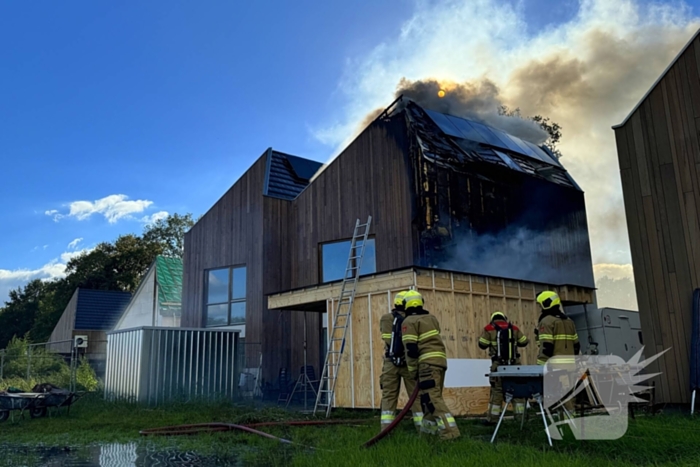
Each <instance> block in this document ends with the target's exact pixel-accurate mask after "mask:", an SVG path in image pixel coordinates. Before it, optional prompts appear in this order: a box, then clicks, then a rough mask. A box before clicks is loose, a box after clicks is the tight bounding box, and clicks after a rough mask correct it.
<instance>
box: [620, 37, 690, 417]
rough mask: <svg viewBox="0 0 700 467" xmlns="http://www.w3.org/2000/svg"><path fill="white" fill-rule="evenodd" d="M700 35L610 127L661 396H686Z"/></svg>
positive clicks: (642, 313) (644, 324) (645, 328)
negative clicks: (617, 123)
mask: <svg viewBox="0 0 700 467" xmlns="http://www.w3.org/2000/svg"><path fill="white" fill-rule="evenodd" d="M699 66H700V39H698V38H697V37H696V38H695V39H694V40H693V41H692V42H691V43H690V45H689V46H688V47H687V48H686V49H685V51H684V52H683V53H682V54H681V55H680V56H679V58H678V60H676V62H674V63H673V65H672V66H671V67H670V69H669V70H668V72H667V73H666V74H665V75H664V76H663V77H662V78H661V79H660V81H659V82H658V83H657V84H656V85H655V86H654V88H653V89H652V90H651V92H650V93H649V94H648V96H647V97H646V98H645V99H644V100H643V101H642V102H641V104H640V105H639V106H638V108H637V109H636V110H635V111H634V112H633V113H632V114H631V115H630V117H629V118H628V120H627V121H626V122H625V123H624V124H622V125H620V126H618V127H616V128H615V137H616V140H617V152H618V159H619V164H620V175H621V178H622V189H623V193H624V200H625V210H626V216H627V227H628V230H629V237H630V246H631V250H632V262H633V265H634V279H635V283H636V287H637V300H638V302H639V312H640V317H641V321H642V329H643V335H644V344H645V346H646V349H647V350H646V352H645V354H646V356H647V357H650V356H651V355H653V354H654V353H656V352H661V351H663V350H665V349H669V348H670V350H669V351H668V352H667V353H666V354H664V356H662V357H661V358H660V359H659V360H658V361H657V363H654V364H653V365H654V367H653V368H652V371H654V372H657V371H661V372H662V374H661V375H660V376H659V377H658V378H656V380H657V393H658V397H659V400H660V401H663V402H671V403H687V402H689V401H690V394H689V352H690V335H691V319H692V309H691V308H692V293H693V290H694V289H695V288H697V287H700V225H699V224H698V206H700V187H699V186H698V182H699V181H700V138H699V132H700V69H699V68H698V67H699Z"/></svg>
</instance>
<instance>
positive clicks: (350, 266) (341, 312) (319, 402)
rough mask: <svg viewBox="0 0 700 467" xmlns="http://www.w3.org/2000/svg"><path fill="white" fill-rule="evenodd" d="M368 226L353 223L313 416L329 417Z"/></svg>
mask: <svg viewBox="0 0 700 467" xmlns="http://www.w3.org/2000/svg"><path fill="white" fill-rule="evenodd" d="M371 223H372V216H368V217H367V222H366V223H365V224H360V219H357V222H356V223H355V231H354V232H353V234H352V240H351V241H350V252H349V253H348V262H347V265H346V267H345V276H343V283H342V285H341V287H340V296H339V297H338V301H337V304H336V306H335V312H334V313H333V327H332V328H331V333H330V336H329V338H328V351H327V352H326V361H325V362H324V364H323V373H322V374H321V380H320V383H319V388H318V393H317V395H316V404H315V405H314V415H316V412H318V411H319V409H320V408H321V407H323V409H324V410H325V412H326V418H328V417H329V416H330V414H331V407H332V406H333V396H334V393H335V383H336V381H337V380H338V370H340V362H341V358H342V356H343V350H345V337H346V336H347V333H348V326H349V324H350V315H351V313H352V306H353V304H354V303H355V291H356V290H357V281H358V278H359V276H360V268H362V259H363V257H364V256H365V246H366V245H367V237H368V235H369V229H370V224H371Z"/></svg>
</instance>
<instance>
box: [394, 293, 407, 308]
mask: <svg viewBox="0 0 700 467" xmlns="http://www.w3.org/2000/svg"><path fill="white" fill-rule="evenodd" d="M406 292H407V291H406V290H402V291H401V292H399V293H397V294H396V295H394V306H395V307H399V306H403V304H404V300H403V298H404V296H405V295H406Z"/></svg>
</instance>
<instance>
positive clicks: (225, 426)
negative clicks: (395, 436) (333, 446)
mask: <svg viewBox="0 0 700 467" xmlns="http://www.w3.org/2000/svg"><path fill="white" fill-rule="evenodd" d="M419 391H420V388H419V387H418V385H416V388H415V389H414V390H413V393H412V394H411V396H410V397H409V398H408V402H407V403H406V405H405V407H404V408H403V409H402V410H401V412H399V414H398V415H397V416H396V418H395V419H394V421H392V422H391V423H390V424H389V425H388V426H387V427H386V428H384V429H383V430H382V431H381V432H380V433H379V434H378V435H376V436H375V437H374V438H372V439H370V440H369V441H367V442H366V443H364V444H363V445H362V446H361V447H363V448H368V447H370V446H373V445H375V444H377V443H378V442H379V441H381V440H382V439H383V438H384V437H385V436H386V435H388V434H389V433H390V432H391V431H392V430H393V429H394V428H396V426H397V425H398V424H399V423H400V422H401V420H403V418H404V417H405V416H406V414H407V413H408V411H409V410H410V409H411V407H412V406H413V403H414V402H415V400H416V397H418V392H419ZM357 422H358V420H294V421H286V422H260V423H251V424H248V425H237V424H235V423H195V424H190V425H176V426H164V427H160V428H149V429H146V430H141V431H139V434H140V435H141V436H176V435H195V434H199V433H212V432H221V431H244V432H247V433H251V434H254V435H258V436H262V437H265V438H268V439H274V440H277V441H279V442H280V443H285V444H295V443H293V442H292V441H290V440H288V439H284V438H279V437H277V436H274V435H271V434H269V433H265V432H264V431H259V430H256V429H254V428H253V427H257V428H259V427H262V426H313V425H343V424H350V423H357Z"/></svg>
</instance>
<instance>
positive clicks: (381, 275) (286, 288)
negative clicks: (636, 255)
mask: <svg viewBox="0 0 700 467" xmlns="http://www.w3.org/2000/svg"><path fill="white" fill-rule="evenodd" d="M368 216H372V226H371V230H370V243H368V250H367V253H366V256H365V259H364V263H363V267H362V270H361V275H362V279H361V282H362V283H364V284H367V285H366V287H367V289H368V290H371V291H374V292H372V293H367V294H365V296H366V298H365V299H364V300H365V301H366V304H364V305H362V304H360V302H358V304H357V307H358V309H361V311H359V312H358V314H357V315H356V316H357V318H356V319H361V320H364V321H363V322H361V323H358V324H357V326H361V327H365V326H367V327H366V329H367V332H369V333H370V334H371V333H373V334H374V335H373V336H372V337H371V339H374V340H372V341H371V342H372V344H371V345H369V344H367V345H369V347H367V346H366V343H367V342H369V341H366V340H365V341H363V340H360V341H358V342H357V344H356V347H355V349H354V352H361V353H360V354H357V355H361V357H359V356H355V357H352V358H354V359H357V358H359V359H360V360H359V361H358V360H356V365H360V366H362V365H363V364H362V363H359V362H360V361H364V360H362V359H365V360H366V359H367V358H369V357H368V356H369V354H370V350H369V349H370V348H371V349H372V350H371V353H372V358H371V364H370V363H369V362H365V363H366V364H367V365H366V367H365V366H363V367H362V368H359V367H358V371H359V372H364V373H363V374H365V373H366V375H369V376H368V377H367V379H366V380H363V379H358V380H357V382H352V383H351V382H347V383H345V384H346V387H348V388H351V387H354V386H353V385H354V384H359V385H362V384H363V383H362V382H361V381H367V384H370V382H371V381H374V380H373V379H372V377H371V375H372V374H374V376H375V377H378V375H377V374H376V365H378V364H379V363H378V362H379V359H381V356H380V355H379V347H378V346H379V342H378V337H377V329H376V326H377V323H378V319H379V316H380V315H381V313H380V312H381V311H382V310H388V303H389V302H388V294H390V293H392V291H396V290H397V287H398V288H400V287H404V286H406V285H409V284H408V282H411V284H413V286H416V287H418V289H419V290H425V292H426V293H427V297H426V298H427V303H426V308H427V309H430V310H432V309H438V308H439V309H440V313H441V316H442V317H443V319H444V320H445V322H446V323H447V322H450V323H452V324H450V329H449V336H451V337H449V339H454V340H455V342H461V343H463V344H460V345H459V346H457V345H453V346H452V347H454V352H455V353H454V356H450V358H455V359H469V358H472V357H476V359H478V357H482V358H483V357H485V355H481V354H480V353H479V352H478V350H476V341H475V340H474V335H478V333H479V330H480V328H481V327H483V326H484V325H485V324H487V320H488V317H489V316H490V312H491V311H492V310H493V309H494V307H496V308H499V307H507V306H511V307H512V306H515V305H513V303H515V302H513V303H511V302H508V301H507V300H506V299H507V298H512V299H513V300H516V301H517V303H518V305H517V306H516V308H517V309H518V310H521V311H517V312H516V315H515V316H517V318H516V317H514V319H515V320H516V323H517V322H518V320H519V319H521V318H520V317H521V316H522V319H523V321H522V324H523V325H530V327H531V328H532V327H533V326H534V325H532V323H531V321H533V320H535V319H536V318H537V311H536V309H535V308H534V306H532V304H533V303H534V302H533V300H534V294H535V293H536V292H539V291H541V290H544V289H545V288H552V287H554V288H557V289H558V290H562V291H563V290H565V289H566V290H571V292H570V293H568V294H567V295H566V296H567V297H569V300H570V302H571V303H592V302H593V300H594V299H593V288H594V283H593V271H592V264H591V255H590V247H589V243H588V228H587V224H586V214H585V207H584V199H583V192H582V191H581V190H580V188H579V187H578V186H577V185H576V183H575V182H574V180H573V179H572V178H571V177H570V176H569V174H568V173H567V172H566V170H565V169H564V168H563V167H562V166H561V164H560V163H559V162H558V160H556V158H555V157H554V156H553V155H552V154H551V153H550V152H548V151H547V150H546V148H543V147H538V146H536V145H535V144H532V143H530V142H527V141H525V140H522V139H520V138H517V137H514V136H512V135H508V134H506V133H504V132H502V131H500V130H497V129H495V128H491V127H488V126H486V125H482V124H480V123H477V122H472V121H468V120H465V119H461V118H457V117H453V116H450V115H446V114H442V113H437V112H432V111H430V110H426V109H424V108H422V107H420V106H419V105H417V104H415V103H413V102H410V101H400V102H399V103H398V104H397V105H396V106H394V107H392V108H390V109H387V111H385V112H384V113H383V114H382V115H381V116H380V117H378V118H377V119H376V120H375V121H374V122H372V123H371V124H370V125H369V126H368V127H367V128H366V129H365V130H364V131H363V132H362V133H361V134H360V135H359V136H358V137H357V138H356V139H355V140H354V141H353V142H352V143H351V144H350V145H349V146H348V147H347V148H346V149H345V150H344V151H343V152H342V153H341V154H340V155H339V156H338V157H337V158H336V159H334V160H333V161H332V162H331V163H329V164H328V165H327V166H321V164H318V163H314V162H312V161H308V160H304V159H301V158H298V157H295V156H290V155H286V154H282V153H279V152H277V151H273V150H272V149H270V150H268V151H267V152H265V153H264V154H263V155H262V156H261V157H260V158H259V159H258V160H257V161H256V162H255V163H254V164H253V166H252V167H251V168H250V169H249V170H248V171H247V172H246V173H245V174H244V175H243V176H242V177H241V178H240V179H239V180H238V182H236V184H235V185H234V186H233V187H232V188H231V189H230V190H229V191H228V192H227V193H226V194H225V195H224V196H223V197H222V198H221V199H220V200H219V202H217V203H216V204H215V205H214V206H213V207H212V208H211V209H210V210H209V212H207V213H206V214H205V215H204V216H203V217H202V219H201V220H200V221H199V222H198V223H197V224H196V225H195V226H194V227H193V228H192V229H191V230H190V231H189V232H188V233H187V234H186V236H185V254H184V274H183V312H182V325H183V326H191V327H199V326H207V325H221V326H232V325H234V324H235V322H234V321H235V319H234V315H235V316H237V317H238V318H236V319H242V321H243V322H244V323H245V334H246V338H245V340H246V352H248V353H247V356H248V358H249V359H248V364H249V365H250V366H257V364H258V355H257V354H255V355H251V354H250V352H249V350H251V349H252V347H251V346H252V345H254V344H257V345H259V346H260V347H259V349H260V352H259V353H260V354H262V367H263V376H264V378H265V379H267V380H268V381H271V380H274V378H275V377H276V376H277V372H278V371H279V369H280V368H287V369H289V370H290V371H291V372H292V373H293V374H294V375H296V372H297V370H298V369H299V367H300V366H301V365H302V364H303V362H304V349H306V361H307V362H308V364H310V365H313V366H314V367H315V371H316V374H317V375H318V374H319V373H320V371H321V370H322V368H321V362H322V357H323V353H324V350H325V349H324V344H323V341H324V324H323V323H324V321H325V322H327V321H328V319H332V317H329V316H328V309H329V308H328V307H329V306H331V307H332V302H333V295H332V291H333V290H334V289H333V287H337V286H338V284H339V279H340V277H341V276H342V274H343V272H344V267H345V262H346V261H347V256H348V251H349V240H350V237H351V235H352V231H353V228H354V225H355V222H356V220H357V219H361V220H362V221H363V222H364V221H365V220H366V219H367V217H368ZM222 268H228V269H222ZM242 268H244V270H242ZM212 271H213V272H212ZM237 274H238V277H244V280H245V283H244V284H241V283H240V280H239V281H238V283H237V279H236V277H237ZM387 274H388V275H389V276H390V277H394V276H395V277H398V276H401V277H402V278H403V279H401V280H402V281H404V282H405V281H406V280H408V282H407V283H406V284H404V283H403V282H401V281H399V282H397V283H392V282H391V280H393V279H391V280H389V279H386V277H388V276H387ZM426 274H427V275H429V276H430V284H431V286H430V287H427V286H426V282H425V280H427V279H425V277H424V276H425V275H426ZM444 274H447V276H446V277H448V278H449V279H444V278H443V275H444ZM454 274H456V276H455V275H454ZM392 275H393V276H392ZM395 277H394V278H395ZM433 277H437V279H436V280H437V282H436V284H443V285H444V284H446V282H444V280H449V282H450V287H449V288H448V289H449V291H448V290H443V289H442V288H441V287H442V286H441V287H438V286H437V285H436V287H435V288H433V287H432V283H433V280H434V279H433ZM455 277H457V278H458V279H457V285H456V286H462V285H464V282H465V281H466V283H468V284H477V285H474V287H475V288H474V289H472V288H471V287H472V285H470V286H469V289H468V290H467V291H464V290H462V291H458V292H456V293H457V298H455V290H454V289H453V288H452V281H453V280H454V278H455ZM226 278H227V279H228V282H227V285H225V286H224V287H222V288H220V287H219V283H222V282H226V280H225V279H226ZM417 278H420V279H417ZM465 278H466V279H465ZM387 281H388V282H387ZM417 281H418V282H419V281H423V282H421V283H418V282H417ZM441 281H442V282H441ZM375 282H376V283H375ZM212 284H213V285H212ZM506 284H507V285H506ZM363 287H365V286H364V285H363ZM567 287H568V288H569V289H567ZM234 289H238V292H235V291H234ZM212 290H213V291H214V292H213V293H212ZM318 290H322V292H318ZM436 290H437V291H439V292H444V293H445V294H447V295H449V296H450V297H451V298H449V299H448V298H446V297H447V295H445V297H441V298H440V300H442V301H441V302H440V305H438V304H437V302H436V301H435V302H434V301H433V297H435V300H437V297H438V295H439V294H437V292H435V291H436ZM472 290H474V291H475V293H476V295H477V296H479V297H481V296H482V295H483V297H485V299H487V298H488V297H491V296H492V295H493V296H494V297H498V299H494V300H493V301H491V302H489V301H488V300H486V301H481V299H480V298H477V299H476V300H472V298H471V297H472V295H471V294H472ZM521 290H525V292H521ZM574 290H575V292H574ZM515 291H517V293H516V292H515ZM375 292H376V296H375ZM431 293H433V295H431ZM462 293H464V294H465V297H466V295H469V299H468V301H469V305H467V298H465V297H462ZM508 293H510V294H513V293H515V294H516V295H507V294H508ZM522 293H525V294H526V295H527V297H526V298H524V299H523V297H522V295H521V294H522ZM480 294H481V295H480ZM216 295H218V296H219V298H217V297H215V296H216ZM530 295H532V297H530ZM290 296H293V297H294V298H293V299H291V301H285V300H286V298H289V297H290ZM285 297H286V298H285ZM443 298H444V300H443ZM522 300H525V301H526V302H527V303H528V304H527V305H525V307H524V308H523V307H521V305H520V303H521V301H522ZM241 301H244V302H245V305H244V307H241V306H238V307H237V308H236V311H235V313H234V305H235V304H236V303H240V302H241ZM487 303H488V305H487ZM370 304H371V305H370ZM220 305H221V306H220ZM370 307H371V308H372V310H371V312H370V311H368V310H369V308H370ZM224 308H226V309H227V310H228V316H227V317H226V318H225V319H221V320H218V319H212V318H211V316H219V313H221V312H223V309H224ZM513 309H514V310H515V308H513ZM324 314H325V317H326V318H325V319H324ZM531 315H532V316H531ZM354 319H355V318H354ZM519 324H520V323H519ZM530 332H531V331H530ZM366 334H367V333H365V332H363V331H360V332H359V333H358V332H355V336H356V337H357V338H359V339H362V337H360V336H365V335H366ZM477 339H478V338H477ZM304 344H306V345H304ZM472 344H473V346H474V349H471V348H469V349H467V348H466V346H469V345H472ZM463 346H464V348H463ZM360 347H361V348H360ZM458 349H462V350H458ZM348 355H350V354H348ZM347 358H351V357H350V356H348V357H347ZM375 360H376V361H375ZM372 372H374V373H372ZM370 380H371V381H370ZM348 381H349V380H348ZM353 381H354V380H353ZM368 387H374V386H371V385H370V386H368ZM375 389H376V388H375ZM482 389H483V387H482ZM375 392H376V391H375ZM375 392H372V391H367V394H366V395H364V396H363V399H362V400H363V403H359V402H358V403H353V402H347V403H346V405H347V406H358V407H359V406H367V405H366V404H365V403H364V402H366V401H367V400H370V399H371V397H374V398H375V402H376V394H375ZM370 393H371V394H370ZM346 401H351V398H347V399H346ZM370 406H371V405H370Z"/></svg>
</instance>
